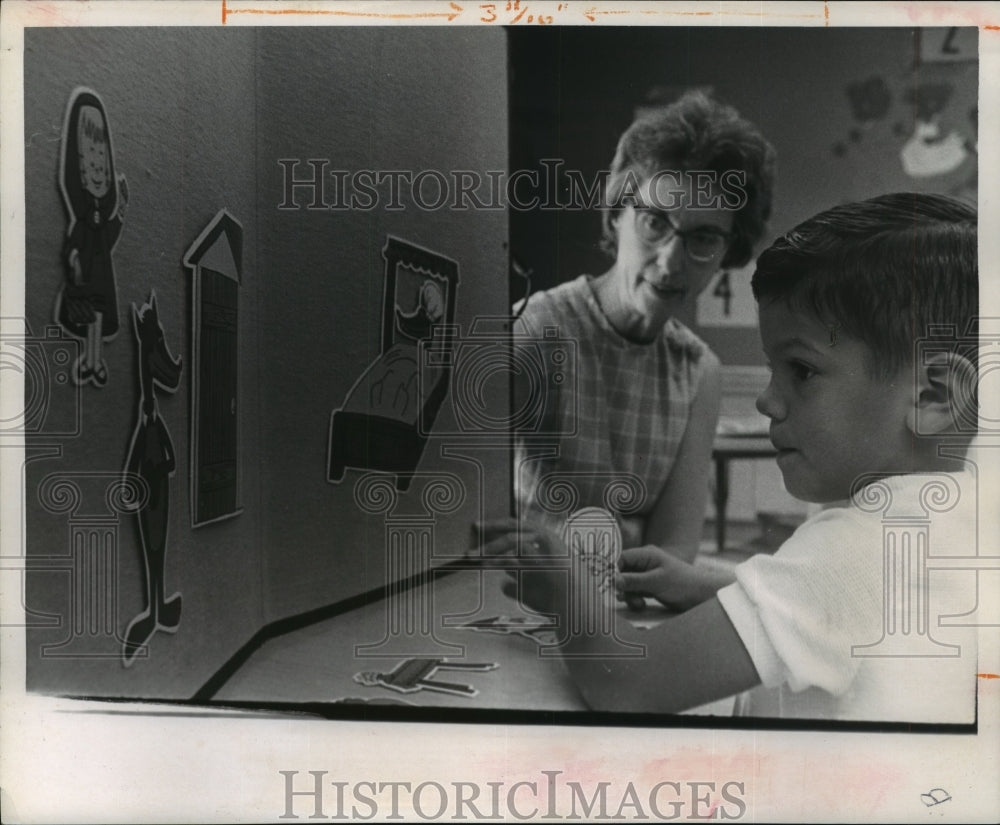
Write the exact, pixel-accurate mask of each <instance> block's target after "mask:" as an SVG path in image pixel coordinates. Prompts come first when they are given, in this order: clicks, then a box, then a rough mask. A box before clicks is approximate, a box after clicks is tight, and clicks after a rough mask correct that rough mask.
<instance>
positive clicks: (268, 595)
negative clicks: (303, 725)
mask: <svg viewBox="0 0 1000 825" xmlns="http://www.w3.org/2000/svg"><path fill="white" fill-rule="evenodd" d="M25 42H26V54H25V142H26V158H25V164H26V168H25V175H26V183H27V198H26V201H27V202H26V244H27V260H26V270H25V277H26V305H25V319H26V322H27V324H28V326H29V327H30V330H31V332H32V334H33V335H34V336H36V337H43V336H45V335H46V331H47V329H51V330H52V332H53V334H54V335H55V336H56V338H54V339H53V340H54V341H56V342H57V343H60V344H61V343H63V338H64V337H65V336H62V333H61V332H60V331H59V330H58V328H57V327H55V326H54V325H53V318H54V303H55V299H56V295H57V293H58V291H59V289H60V287H61V285H62V284H63V282H64V279H65V261H64V259H63V244H64V239H65V236H66V232H67V214H66V210H65V208H64V206H63V201H62V196H61V194H60V192H59V188H58V185H57V180H58V167H59V148H60V133H61V129H62V122H63V118H64V115H65V111H66V106H67V103H68V101H69V98H70V95H71V93H72V91H73V89H74V88H75V87H77V86H88V87H91V88H93V89H94V90H95V91H97V92H98V93H99V94H100V96H101V98H102V100H103V102H104V105H105V107H106V110H107V113H108V120H109V125H110V130H111V135H112V144H113V152H114V163H115V167H116V169H115V171H116V172H117V173H119V174H124V175H125V176H126V179H127V183H128V188H129V193H130V198H129V203H128V207H127V212H126V219H125V225H124V228H123V231H122V234H121V237H120V240H119V242H118V244H117V246H116V247H115V249H114V252H113V261H114V267H115V274H116V281H117V293H118V298H119V322H120V324H121V329H120V331H119V333H118V335H117V337H116V338H115V339H114V340H113V341H110V342H108V343H106V344H105V345H104V357H105V359H106V361H107V364H108V369H109V375H110V377H109V381H108V383H107V385H106V386H104V387H102V388H95V387H93V386H90V385H85V386H82V387H75V386H74V385H73V383H72V381H70V380H67V377H68V370H67V368H66V365H65V364H64V363H60V364H53V365H50V366H51V367H52V369H51V370H50V373H47V374H46V376H47V375H51V376H52V379H51V383H50V384H48V383H47V384H46V386H45V391H46V393H47V394H46V396H45V400H46V403H47V404H49V405H50V412H51V416H50V417H49V418H48V419H47V421H48V424H46V425H45V427H43V428H42V429H43V431H42V432H39V433H34V434H29V435H28V436H27V437H26V441H27V456H28V459H27V462H26V469H25V510H26V517H25V523H24V525H23V529H24V532H25V537H26V546H27V552H28V556H29V560H28V562H27V566H28V567H29V574H28V576H27V588H26V592H25V606H26V610H27V614H28V622H29V625H30V627H29V629H28V631H27V652H28V662H27V682H28V688H29V689H30V690H35V691H42V692H53V693H68V694H73V695H80V694H84V695H110V696H140V697H145V698H186V697H190V696H192V695H194V694H195V692H196V691H197V690H198V689H199V688H201V687H202V686H203V685H204V684H205V683H206V682H207V681H208V680H209V679H210V677H212V676H213V675H214V674H215V673H216V672H217V671H218V670H219V668H220V667H222V666H223V664H225V663H226V661H227V660H229V659H230V657H232V656H233V655H234V654H235V653H236V652H237V651H238V650H239V649H240V648H241V647H242V646H243V645H245V644H246V643H247V642H249V641H250V640H251V638H252V637H253V636H254V634H255V633H257V632H258V631H259V630H261V629H262V628H263V627H265V626H266V625H267V624H268V623H270V622H272V621H275V620H278V619H284V618H288V617H291V616H296V615H298V614H303V613H307V612H308V611H310V610H313V609H316V608H322V607H326V606H329V605H332V604H336V603H337V602H340V601H342V600H344V599H348V598H350V597H354V596H357V595H359V594H362V593H365V592H367V591H371V590H376V589H378V588H382V587H384V586H385V585H387V584H388V583H389V582H390V580H392V579H394V578H400V577H403V576H405V575H410V574H412V573H414V572H416V571H415V570H414V569H412V568H405V569H404V568H400V567H392V568H391V569H390V566H389V565H388V564H387V553H386V547H387V534H388V529H389V525H390V523H391V524H392V525H393V526H394V527H395V526H399V525H403V526H404V527H406V526H409V527H411V528H413V529H415V530H421V531H425V532H426V531H429V532H430V534H431V535H432V536H433V556H434V557H433V558H432V559H430V560H427V559H422V562H421V563H430V564H433V565H438V564H442V563H444V562H446V561H448V560H449V559H454V558H455V557H458V556H461V555H463V554H464V553H465V551H466V550H467V548H468V547H469V546H470V543H471V539H472V537H471V531H470V525H471V523H472V521H473V520H475V519H479V518H483V517H484V516H489V515H492V516H496V515H500V514H501V513H505V512H506V508H507V503H508V499H507V496H508V490H509V471H508V469H507V462H508V453H507V450H506V445H500V446H499V447H498V446H493V447H489V448H483V447H482V446H481V444H480V446H479V447H471V448H470V447H469V444H468V443H467V441H463V439H462V438H461V437H459V438H456V437H454V434H455V433H456V432H458V430H459V429H460V428H459V427H458V425H457V424H456V419H455V409H454V408H453V405H452V403H451V402H450V400H446V401H445V402H444V405H443V406H442V408H441V411H440V413H439V414H438V418H437V420H436V422H435V433H437V432H439V431H444V432H450V433H452V436H450V437H444V436H442V437H438V436H437V435H434V436H432V437H431V438H430V440H429V441H428V443H427V445H426V448H425V449H424V451H423V453H422V455H421V458H420V462H419V464H418V466H417V467H416V471H417V477H416V478H415V479H414V480H413V482H412V484H411V486H410V488H409V489H408V490H406V491H402V490H399V489H397V490H396V491H395V492H394V493H391V494H390V493H385V495H386V496H388V498H386V499H385V501H388V500H389V499H392V500H393V501H394V505H393V506H392V507H387V508H386V509H385V510H384V511H382V512H365V511H364V510H363V508H362V507H360V506H359V503H358V502H359V498H358V495H359V494H358V490H357V484H358V482H359V480H361V479H362V478H364V477H365V476H366V475H367V472H366V470H365V469H364V468H349V469H348V470H347V471H346V473H345V475H344V478H343V479H342V480H341V481H339V483H332V482H331V481H329V480H328V478H327V461H328V444H327V439H328V429H329V423H330V418H331V414H332V412H333V411H334V410H335V409H337V408H339V407H341V406H342V405H343V404H344V402H345V398H346V396H347V394H348V392H349V391H350V389H351V388H352V386H353V385H354V383H355V382H356V381H357V380H358V378H359V375H360V374H361V372H362V371H363V370H364V368H365V367H366V366H367V365H368V364H369V363H371V362H372V361H373V360H374V359H375V358H376V357H377V356H378V354H379V347H380V339H381V321H382V307H383V294H384V278H383V273H384V268H385V261H384V259H383V248H384V247H385V245H386V241H387V238H388V237H389V236H390V235H391V236H393V237H395V238H399V239H401V240H403V241H406V242H408V243H411V244H414V245H417V246H419V247H421V248H423V249H425V250H429V251H431V252H433V253H436V254H438V255H441V256H444V257H446V258H448V259H450V260H451V261H453V262H455V264H457V266H458V269H459V285H458V290H457V301H456V312H455V317H454V319H453V320H454V323H455V324H456V325H457V327H458V328H457V331H456V352H459V351H464V352H468V351H469V350H468V349H464V350H463V349H462V342H464V341H466V339H467V337H468V336H469V335H470V334H471V327H472V323H473V320H474V319H476V318H478V317H480V316H483V315H488V314H498V313H506V311H507V309H506V308H507V257H506V250H505V244H506V240H507V221H506V216H505V214H504V212H503V211H502V210H492V211H488V210H487V211H484V210H470V209H466V210H453V209H451V208H440V209H424V208H420V207H419V205H417V204H415V203H412V202H410V200H411V199H409V198H407V197H404V199H403V202H402V203H401V204H400V208H399V209H391V208H387V204H386V203H385V202H383V201H381V200H380V201H379V202H378V203H376V204H375V205H373V207H372V208H359V209H350V210H345V211H339V210H328V209H318V210H311V209H308V208H306V209H296V208H281V205H282V203H283V201H284V200H285V192H284V188H283V187H284V180H283V174H284V171H283V168H282V167H281V166H280V165H279V164H278V162H277V161H278V160H279V159H282V158H284V159H289V158H292V159H302V160H303V162H305V161H306V160H307V159H310V158H313V159H315V158H325V159H328V160H329V164H330V165H329V168H330V170H331V171H332V170H334V169H343V170H349V171H350V172H354V171H357V170H386V169H390V170H391V169H398V170H413V171H414V172H419V171H421V170H436V171H440V172H442V173H443V174H445V175H446V176H449V175H450V174H451V171H452V170H456V169H465V170H476V169H478V170H482V171H483V172H485V170H488V169H497V170H504V169H505V168H506V162H507V141H506V74H505V58H506V55H505V50H504V39H503V33H502V32H500V31H492V30H486V29H482V30H473V29H467V30H458V31H455V30H452V31H448V32H447V33H445V32H444V31H443V30H440V29H431V28H428V29H410V28H384V29H371V28H355V27H351V28H349V29H327V28H317V29H303V28H295V29H266V30H254V29H239V28H237V29H224V30H223V29H215V30H208V29H197V30H192V29H176V28H157V29H152V28H146V29H66V30H61V29H35V30H28V31H27V32H26V38H25ZM445 52H447V53H448V54H449V55H450V58H449V60H448V61H447V62H445V61H442V59H441V55H442V54H444V53H445ZM455 65H462V66H464V67H465V68H464V70H463V71H461V72H456V71H454V66H455ZM470 78H472V79H473V81H474V82H470ZM301 174H303V171H302V170H301V169H300V170H298V171H297V172H296V175H297V176H298V175H301ZM306 197H307V199H308V196H306ZM428 200H430V195H429V194H428ZM286 206H287V205H286ZM222 208H226V209H227V210H228V211H229V212H230V213H231V214H232V215H233V217H235V218H236V219H237V220H238V221H240V223H241V224H242V228H243V245H242V260H241V261H240V263H241V267H240V268H241V270H242V282H241V285H240V289H239V299H238V309H239V318H240V321H239V339H238V372H239V393H238V399H236V401H237V404H236V405H234V406H238V409H239V422H238V428H239V429H238V437H239V448H240V449H239V457H240V462H239V463H240V485H239V501H238V504H239V509H238V512H237V513H236V514H234V515H232V516H231V517H229V518H225V519H222V520H219V521H213V522H211V523H207V524H202V525H199V526H193V520H194V517H193V508H192V505H191V501H190V498H191V497H190V492H191V486H192V484H191V463H192V462H191V458H190V455H191V444H192V441H193V439H194V425H193V423H192V421H193V414H192V411H191V407H192V396H193V394H194V387H195V385H194V383H193V381H194V377H193V362H194V355H193V344H192V332H193V323H194V322H193V320H192V302H193V294H192V285H191V272H190V271H189V270H188V269H187V268H186V267H184V265H183V263H182V258H183V256H184V254H185V251H186V250H187V249H188V248H189V247H190V246H191V245H192V244H193V242H194V241H195V240H196V239H197V238H198V237H199V235H200V233H201V232H202V231H203V230H204V229H205V227H206V225H207V224H208V223H209V221H210V220H211V219H212V218H213V216H215V215H216V213H217V212H218V211H219V210H220V209H222ZM224 265H226V261H220V260H215V261H214V262H213V266H224ZM153 289H155V292H156V300H157V305H158V308H159V314H160V319H161V322H162V326H163V330H164V335H165V339H166V341H167V344H168V346H169V347H170V348H171V349H172V352H173V354H174V355H175V356H176V355H179V356H181V358H182V359H183V373H182V380H181V383H180V386H179V388H178V389H177V391H176V392H174V393H173V394H170V393H167V392H164V391H162V390H161V391H160V392H159V393H158V410H159V416H160V418H161V420H162V421H163V422H164V423H165V424H166V427H167V429H168V431H169V434H170V439H171V441H172V443H173V447H174V453H175V456H176V468H175V471H174V474H173V476H172V477H171V478H170V484H169V515H168V528H167V530H168V532H167V536H168V540H167V553H166V563H165V575H164V581H165V586H166V595H167V596H168V597H169V596H171V595H172V594H173V593H174V592H180V593H181V594H182V597H183V604H182V614H181V619H180V623H179V626H178V627H177V628H176V632H174V633H165V632H158V633H156V634H154V636H153V637H151V639H150V641H149V647H148V653H149V655H148V656H147V657H144V658H140V659H137V660H136V661H135V662H133V663H132V664H131V665H130V666H128V667H126V666H125V665H124V664H123V660H122V655H121V654H122V642H123V637H124V633H125V628H126V626H127V625H128V624H129V622H130V620H131V619H132V617H134V616H136V615H137V614H138V613H139V612H140V611H141V610H142V609H143V607H144V605H145V578H146V577H145V570H144V561H143V552H142V547H143V545H142V542H141V538H140V534H139V530H138V527H137V517H136V515H135V514H134V513H133V512H128V511H127V509H123V506H122V503H121V502H117V501H115V500H114V494H113V493H109V492H108V490H109V489H110V488H114V487H115V486H116V485H117V484H118V482H119V480H120V478H121V477H122V472H123V469H124V467H125V462H126V457H127V455H128V452H129V447H130V444H131V438H132V433H133V430H134V427H135V425H136V422H137V420H138V409H139V408H138V404H139V391H138V388H137V376H138V358H137V347H136V343H135V339H134V336H133V333H132V329H131V327H130V326H129V324H130V312H131V304H132V303H133V302H134V303H136V304H141V303H142V302H143V301H145V300H146V299H147V298H149V296H150V293H151V290H153ZM60 336H62V337H60ZM51 343H52V342H51V341H49V340H48V339H46V341H45V342H44V343H43V344H40V345H39V347H40V348H41V349H42V350H43V351H44V350H45V348H46V347H48V346H49V345H50V344H51ZM36 349H37V347H36ZM46 380H47V379H46ZM33 387H34V385H31V386H28V388H27V389H26V403H27V404H28V405H31V404H34V395H33V394H34V393H35V389H34V388H33ZM199 387H200V391H202V392H203V393H205V394H210V393H211V391H212V390H213V387H212V386H211V381H210V380H208V381H206V382H202V383H201V384H199ZM484 390H485V395H484V398H485V401H486V403H487V404H488V405H490V407H491V408H493V409H503V405H504V404H505V403H506V385H505V383H504V382H495V381H494V382H492V383H490V384H489V386H486V387H485V388H484ZM77 405H78V407H79V425H78V426H74V427H69V428H68V429H67V428H66V427H63V430H66V431H65V432H63V431H59V432H56V431H55V430H59V427H60V426H62V424H61V423H60V422H65V421H67V420H69V421H72V420H73V416H74V414H75V410H76V409H77ZM46 427H47V428H48V431H45V430H46ZM53 428H55V430H54V429H53ZM472 440H473V441H476V438H475V437H474V438H473V439H472ZM480 441H481V440H480ZM57 477H58V480H59V481H58V483H55V482H54V481H53V479H56V478H57ZM440 477H447V479H449V480H450V481H453V482H454V483H455V485H457V488H456V489H452V490H450V491H443V490H441V489H435V488H434V487H433V483H434V481H435V479H437V478H440ZM53 485H54V486H53ZM390 486H391V479H390ZM70 488H72V492H68V493H67V492H65V491H67V490H70ZM379 489H380V490H383V491H384V490H385V489H386V488H385V487H380V488H379ZM497 490H499V491H502V493H501V494H500V495H497V494H496V493H495V491H497ZM77 494H79V499H78V500H77V499H76V498H75V496H76V495H77ZM379 495H382V493H376V494H375V498H378V496H379ZM369 504H371V501H369ZM376 509H377V508H376ZM5 529H8V528H7V526H6V525H5ZM81 531H83V532H84V533H86V534H88V535H100V536H101V541H102V542H103V544H101V546H100V548H99V549H97V548H95V550H94V554H93V557H91V555H90V553H89V551H88V552H87V553H85V554H84V556H83V557H77V556H74V550H73V548H74V541H75V539H74V536H76V535H79V534H80V532H81ZM108 553H110V556H108V555H107V554H108ZM373 626H374V625H373ZM359 641H363V640H359ZM374 641H377V640H374Z"/></svg>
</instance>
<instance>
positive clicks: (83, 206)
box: [55, 87, 128, 387]
mask: <svg viewBox="0 0 1000 825" xmlns="http://www.w3.org/2000/svg"><path fill="white" fill-rule="evenodd" d="M59 188H60V190H61V191H62V195H63V200H64V201H65V204H66V210H67V212H68V213H69V225H68V227H67V231H66V242H65V245H64V248H63V262H64V263H65V266H66V282H65V283H64V284H63V286H62V288H61V289H60V291H59V294H58V295H57V297H56V309H55V318H56V322H57V323H58V324H59V325H60V326H61V327H62V328H63V329H64V330H66V331H67V332H68V333H70V334H71V335H73V336H75V337H77V338H81V339H83V341H84V347H83V352H82V353H81V355H80V357H79V358H77V359H76V361H75V363H74V364H73V367H72V370H71V375H72V378H73V381H74V382H76V383H77V384H78V385H82V384H92V385H93V386H95V387H103V386H104V385H105V384H107V382H108V366H107V363H106V362H105V360H104V357H103V354H102V349H103V344H104V342H106V341H110V340H111V339H112V338H114V337H115V335H116V333H117V332H118V286H117V284H116V282H115V271H114V264H113V262H112V252H113V250H114V248H115V245H116V244H117V243H118V237H119V235H120V234H121V230H122V224H123V222H124V220H125V207H126V204H127V203H128V186H127V184H126V182H125V176H124V175H117V176H116V174H115V164H114V152H113V151H112V141H111V125H110V123H109V122H108V116H107V111H106V110H105V108H104V103H103V102H102V101H101V99H100V97H99V96H98V95H97V93H96V92H94V91H92V90H91V89H86V88H83V87H80V88H77V89H74V90H73V93H72V94H71V95H70V101H69V105H68V106H67V108H66V117H65V119H64V121H63V131H62V145H61V149H60V156H59Z"/></svg>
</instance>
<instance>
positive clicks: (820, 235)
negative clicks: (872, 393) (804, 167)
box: [751, 192, 979, 378]
mask: <svg viewBox="0 0 1000 825" xmlns="http://www.w3.org/2000/svg"><path fill="white" fill-rule="evenodd" d="M976 221H977V214H976V209H975V208H974V207H972V206H969V205H968V204H966V203H963V202H961V201H957V200H954V199H952V198H947V197H944V196H942V195H931V194H917V193H911V192H902V193H894V194H890V195H881V196H879V197H877V198H871V199H870V200H866V201H862V202H860V203H847V204H842V205H840V206H835V207H833V208H832V209H828V210H827V211H825V212H821V213H820V214H818V215H816V216H814V217H812V218H809V220H807V221H804V222H803V223H800V224H799V225H798V226H796V227H795V228H794V229H793V230H791V231H790V232H788V233H787V234H786V235H785V236H784V237H782V238H779V239H778V240H777V241H775V242H774V243H773V244H771V246H770V247H769V248H768V249H766V250H765V251H764V252H763V253H761V255H760V257H759V258H757V269H756V272H754V275H753V280H752V281H751V285H752V287H753V294H754V298H756V299H757V301H758V303H762V302H764V301H772V300H776V299H779V300H785V301H787V302H788V304H789V305H790V306H794V307H795V308H796V309H800V310H805V311H807V312H810V313H812V314H813V315H815V316H816V317H817V318H819V319H821V320H822V321H824V322H825V323H831V324H836V325H838V326H839V327H840V328H842V329H843V330H844V332H845V333H847V334H849V335H851V336H853V337H855V338H857V339H859V340H861V341H862V342H863V343H865V344H866V345H867V346H868V347H869V349H870V350H871V354H872V359H871V360H872V363H871V365H870V372H871V374H872V375H875V376H878V377H882V378H888V377H890V376H892V375H895V374H897V372H898V371H899V370H900V369H901V368H902V367H904V366H906V365H908V364H910V363H912V360H913V357H914V351H915V346H916V342H917V341H918V340H919V339H921V338H925V337H926V336H927V335H928V334H930V333H931V332H932V330H933V328H935V327H937V328H938V329H940V328H942V327H943V326H950V327H953V328H954V330H955V331H956V333H957V335H958V336H964V335H966V334H967V333H968V332H969V331H970V330H972V329H973V324H974V321H975V319H976V318H977V316H978V312H979V277H978V276H979V267H978V258H977V253H978V244H977V237H978V236H977V229H976ZM974 349H975V347H971V348H969V350H970V351H968V352H964V351H963V353H962V354H964V355H965V356H966V357H967V358H969V360H970V361H971V363H972V364H973V366H975V353H974Z"/></svg>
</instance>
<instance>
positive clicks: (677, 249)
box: [656, 235, 687, 274]
mask: <svg viewBox="0 0 1000 825" xmlns="http://www.w3.org/2000/svg"><path fill="white" fill-rule="evenodd" d="M686 261H687V254H686V253H685V252H684V242H683V241H682V240H681V238H680V236H678V235H674V236H672V237H670V238H668V239H667V240H665V241H664V242H663V243H661V244H660V246H659V248H658V249H657V250H656V264H657V266H658V267H659V268H660V270H661V271H663V272H668V273H671V274H674V273H678V272H681V271H683V269H684V265H685V263H686Z"/></svg>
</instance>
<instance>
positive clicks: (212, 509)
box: [183, 209, 243, 527]
mask: <svg viewBox="0 0 1000 825" xmlns="http://www.w3.org/2000/svg"><path fill="white" fill-rule="evenodd" d="M183 262H184V266H186V267H187V268H188V269H190V270H191V358H192V362H193V366H192V372H191V376H192V378H191V526H192V527H200V526H202V525H205V524H210V523H214V522H217V521H221V520H223V519H227V518H232V517H233V516H237V515H239V514H240V513H241V512H243V508H242V507H241V506H240V437H239V436H240V410H241V408H242V405H241V403H240V386H239V385H240V381H239V360H240V359H239V353H240V346H239V343H240V280H241V276H242V270H243V226H242V225H241V224H240V222H239V221H238V220H236V218H234V217H233V216H232V215H231V214H230V213H229V211H228V210H226V209H221V210H219V211H218V212H217V213H216V214H215V217H214V218H212V220H211V221H209V223H208V225H207V226H206V227H205V228H204V229H203V230H202V232H201V234H199V235H198V237H197V238H196V239H195V240H194V242H193V243H192V244H191V246H189V247H188V249H187V251H186V252H185V253H184V258H183Z"/></svg>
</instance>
